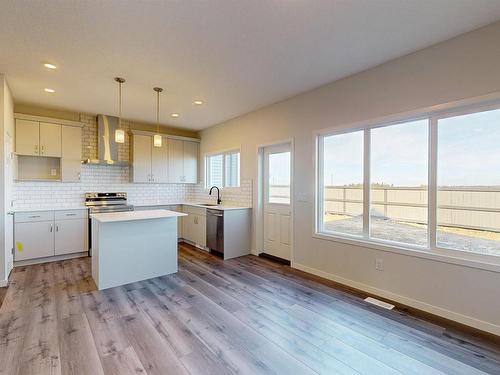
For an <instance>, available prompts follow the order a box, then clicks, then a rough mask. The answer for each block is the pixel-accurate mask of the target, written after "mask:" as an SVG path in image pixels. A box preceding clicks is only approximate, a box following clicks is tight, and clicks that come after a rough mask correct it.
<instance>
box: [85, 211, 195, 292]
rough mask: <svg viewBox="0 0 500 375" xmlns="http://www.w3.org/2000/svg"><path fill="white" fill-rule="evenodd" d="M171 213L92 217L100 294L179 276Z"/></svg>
mask: <svg viewBox="0 0 500 375" xmlns="http://www.w3.org/2000/svg"><path fill="white" fill-rule="evenodd" d="M179 216H186V214H184V213H180V212H174V211H168V210H147V211H128V212H113V213H100V214H93V215H92V216H91V218H92V278H93V279H94V281H95V283H96V285H97V288H98V289H99V290H101V289H106V288H112V287H115V286H119V285H124V284H129V283H133V282H136V281H141V280H146V279H151V278H154V277H158V276H163V275H168V274H171V273H175V272H177V225H178V224H177V221H178V217H179Z"/></svg>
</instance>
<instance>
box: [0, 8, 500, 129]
mask: <svg viewBox="0 0 500 375" xmlns="http://www.w3.org/2000/svg"><path fill="white" fill-rule="evenodd" d="M498 19H500V1H496V0H425V1H422V0H351V1H348V0H309V1H308V0H267V1H266V0H237V1H233V0H205V1H202V0H169V1H160V0H150V1H132V0H106V1H81V0H38V1H29V0H2V2H1V4H0V72H3V73H5V74H6V75H7V80H8V82H9V84H10V87H11V89H12V92H13V95H14V99H15V101H16V102H23V103H33V104H37V105H41V106H49V107H56V108H61V109H67V110H75V111H84V112H90V113H105V114H116V113H117V87H116V83H115V82H114V81H113V77H115V76H117V75H119V76H123V77H125V78H126V79H127V83H126V84H125V86H124V89H123V90H124V113H123V116H124V117H126V118H129V119H134V120H140V121H151V122H154V121H155V118H156V117H155V96H154V92H153V90H152V87H153V86H156V85H159V86H162V87H163V88H164V89H165V90H166V91H165V93H164V94H163V95H162V115H161V116H162V120H161V121H162V123H169V124H172V125H178V126H182V127H186V128H192V129H201V128H204V127H207V126H210V125H213V124H216V123H219V122H222V121H224V120H227V119H230V118H233V117H236V116H238V115H240V114H243V113H246V112H249V111H252V110H254V109H256V108H259V107H262V106H264V105H267V104H270V103H273V102H276V101H279V100H282V99H284V98H287V97H290V96H293V95H295V94H297V93H300V92H303V91H307V90H309V89H312V88H314V87H317V86H320V85H323V84H325V83H327V82H330V81H333V80H336V79H339V78H342V77H345V76H348V75H351V74H353V73H356V72H359V71H361V70H364V69H367V68H369V67H372V66H375V65H378V64H380V63H382V62H384V61H387V60H390V59H393V58H395V57H398V56H402V55H405V54H408V53H410V52H412V51H415V50H418V49H421V48H423V47H426V46H429V45H432V44H435V43H437V42H440V41H443V40H446V39H448V38H451V37H453V36H455V35H458V34H461V33H464V32H467V31H470V30H473V29H475V28H478V27H480V26H483V25H486V24H488V23H491V22H494V21H495V20H498ZM43 62H52V63H54V64H56V65H57V66H58V69H57V70H55V71H49V70H47V69H46V68H43V67H42V63H43ZM45 87H49V88H54V89H55V90H56V93H55V94H47V93H45V92H44V91H43V89H44V88H45ZM199 98H200V99H202V100H205V101H206V104H205V105H203V106H201V107H197V106H194V105H193V104H192V102H193V100H194V99H199ZM171 112H179V113H180V114H181V117H179V118H178V119H172V118H170V113H171Z"/></svg>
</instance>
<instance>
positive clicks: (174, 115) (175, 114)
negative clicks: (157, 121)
mask: <svg viewBox="0 0 500 375" xmlns="http://www.w3.org/2000/svg"><path fill="white" fill-rule="evenodd" d="M170 116H172V117H179V116H180V115H179V114H178V113H172V114H171V115H170Z"/></svg>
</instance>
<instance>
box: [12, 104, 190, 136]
mask: <svg viewBox="0 0 500 375" xmlns="http://www.w3.org/2000/svg"><path fill="white" fill-rule="evenodd" d="M14 112H16V113H24V114H27V115H34V116H45V117H52V118H59V119H64V120H71V121H81V116H82V115H84V116H85V117H88V116H92V117H95V116H96V115H95V114H81V113H78V112H71V111H65V110H60V109H56V108H46V107H39V106H37V105H32V104H25V103H15V105H14ZM124 121H127V123H128V124H130V129H135V130H145V131H151V132H154V131H156V124H151V123H143V122H139V121H134V120H126V119H124ZM160 132H161V133H163V134H171V135H180V136H184V137H197V136H198V132H196V131H193V130H188V129H181V128H176V127H173V126H161V127H160Z"/></svg>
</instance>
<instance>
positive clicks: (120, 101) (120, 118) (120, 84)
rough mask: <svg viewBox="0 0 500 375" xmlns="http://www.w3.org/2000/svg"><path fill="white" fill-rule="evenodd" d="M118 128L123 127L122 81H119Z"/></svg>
mask: <svg viewBox="0 0 500 375" xmlns="http://www.w3.org/2000/svg"><path fill="white" fill-rule="evenodd" d="M118 128H119V129H121V128H122V83H121V82H120V81H119V82H118Z"/></svg>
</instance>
